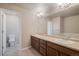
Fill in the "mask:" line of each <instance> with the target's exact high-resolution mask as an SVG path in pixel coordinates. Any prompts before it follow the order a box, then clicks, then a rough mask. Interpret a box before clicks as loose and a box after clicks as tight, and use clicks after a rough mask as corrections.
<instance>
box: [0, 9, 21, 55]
mask: <svg viewBox="0 0 79 59" xmlns="http://www.w3.org/2000/svg"><path fill="white" fill-rule="evenodd" d="M20 29H21V27H20V18H19V14H18V13H17V12H16V11H14V10H7V9H1V11H0V55H5V56H7V55H11V54H12V53H13V52H15V51H17V50H18V49H19V48H20V39H21V37H20V36H21V32H20Z"/></svg>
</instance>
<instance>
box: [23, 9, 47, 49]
mask: <svg viewBox="0 0 79 59" xmlns="http://www.w3.org/2000/svg"><path fill="white" fill-rule="evenodd" d="M22 24H23V25H22V29H23V33H22V35H23V36H22V38H23V39H22V42H23V43H22V47H23V48H25V47H28V46H30V37H31V35H32V34H36V33H46V32H47V25H46V24H47V22H46V19H44V18H40V17H37V16H36V14H34V11H33V10H28V11H26V12H25V14H24V15H23V21H22Z"/></svg>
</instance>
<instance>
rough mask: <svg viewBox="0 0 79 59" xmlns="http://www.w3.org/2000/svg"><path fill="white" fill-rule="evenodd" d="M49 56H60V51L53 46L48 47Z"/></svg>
mask: <svg viewBox="0 0 79 59" xmlns="http://www.w3.org/2000/svg"><path fill="white" fill-rule="evenodd" d="M47 56H58V51H56V50H55V49H52V48H51V47H47Z"/></svg>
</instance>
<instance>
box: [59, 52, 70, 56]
mask: <svg viewBox="0 0 79 59" xmlns="http://www.w3.org/2000/svg"><path fill="white" fill-rule="evenodd" d="M59 55H60V56H69V55H68V54H65V53H62V52H60V54H59Z"/></svg>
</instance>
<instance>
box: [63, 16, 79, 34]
mask: <svg viewBox="0 0 79 59" xmlns="http://www.w3.org/2000/svg"><path fill="white" fill-rule="evenodd" d="M64 32H66V33H79V15H75V16H71V17H66V18H65V19H64Z"/></svg>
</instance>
